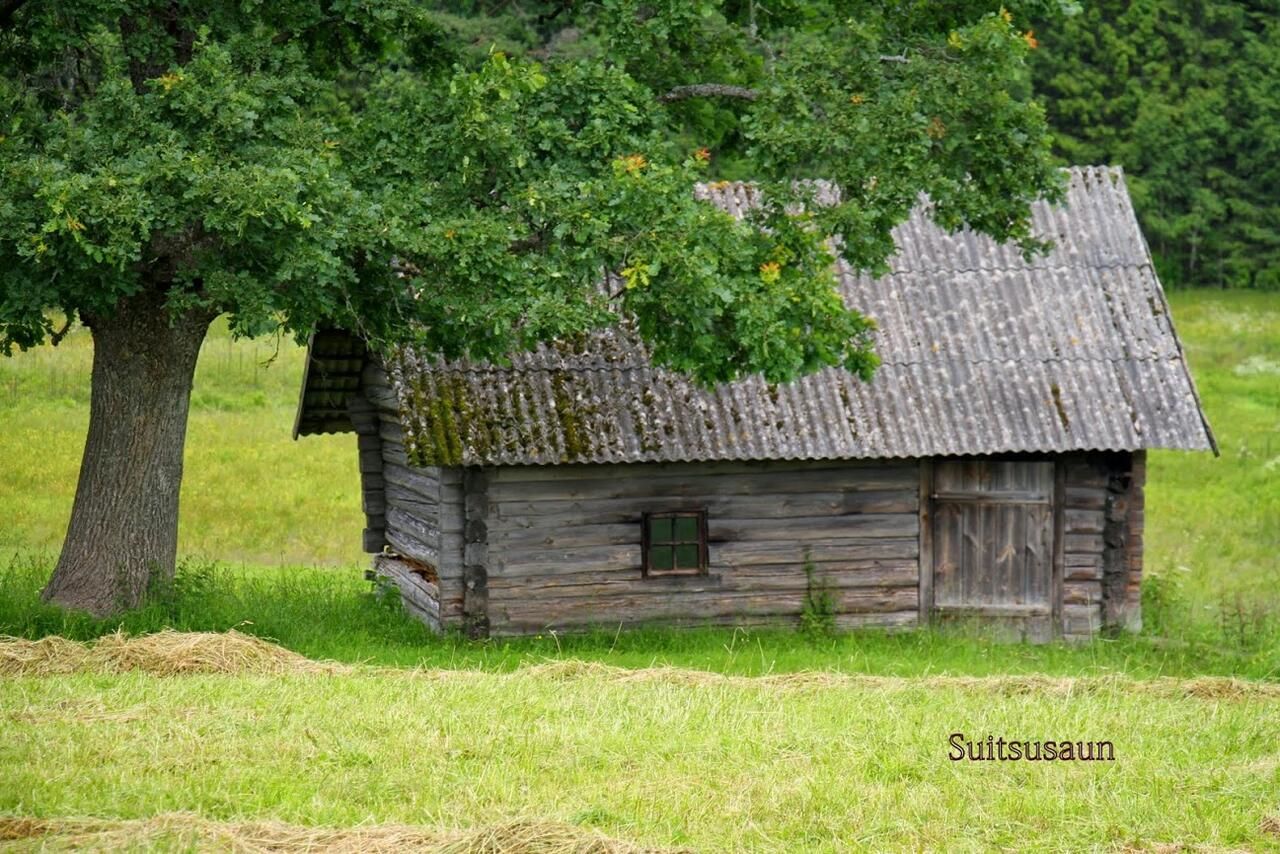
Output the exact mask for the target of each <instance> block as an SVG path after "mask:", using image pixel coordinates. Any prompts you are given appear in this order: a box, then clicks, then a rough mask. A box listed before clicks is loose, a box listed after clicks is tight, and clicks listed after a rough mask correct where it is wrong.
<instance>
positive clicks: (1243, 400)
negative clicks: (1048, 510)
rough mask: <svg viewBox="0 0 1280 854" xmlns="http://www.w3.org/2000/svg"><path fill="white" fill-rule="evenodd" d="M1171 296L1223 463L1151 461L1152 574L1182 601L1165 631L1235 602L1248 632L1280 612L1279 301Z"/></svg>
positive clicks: (1212, 618) (1157, 455) (1208, 617)
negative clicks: (1249, 627) (1252, 623)
mask: <svg viewBox="0 0 1280 854" xmlns="http://www.w3.org/2000/svg"><path fill="white" fill-rule="evenodd" d="M1170 296H1171V300H1170V301H1171V303H1172V306H1173V316H1174V322H1175V323H1176V325H1177V328H1178V332H1179V334H1180V335H1181V337H1182V341H1183V344H1184V346H1185V348H1186V352H1187V358H1188V360H1189V362H1190V364H1191V369H1192V374H1193V376H1194V377H1195V381H1196V385H1197V386H1198V388H1199V391H1200V395H1201V397H1202V399H1203V402H1204V406H1205V410H1206V411H1207V413H1208V416H1209V422H1210V424H1211V425H1212V427H1213V429H1214V432H1215V434H1216V435H1217V438H1218V442H1219V445H1220V446H1221V450H1222V456H1221V457H1220V458H1216V459H1215V458H1214V457H1212V456H1211V455H1209V454H1195V453H1179V452H1174V451H1157V452H1153V453H1152V454H1151V455H1150V470H1149V473H1148V480H1149V484H1150V485H1149V487H1148V489H1147V542H1146V546H1147V552H1146V569H1147V572H1148V573H1149V574H1150V575H1152V576H1154V577H1156V578H1158V579H1160V581H1159V582H1158V584H1159V585H1160V592H1161V593H1162V594H1164V595H1165V597H1166V598H1167V599H1168V598H1172V599H1173V600H1174V602H1173V604H1174V606H1175V607H1174V609H1173V613H1170V614H1168V615H1167V619H1166V624H1165V625H1164V626H1162V627H1161V628H1162V629H1165V630H1168V631H1181V630H1189V629H1190V628H1191V627H1196V626H1199V627H1201V628H1203V627H1204V624H1205V623H1210V624H1211V623H1214V622H1220V621H1221V619H1222V618H1221V616H1220V615H1221V613H1222V612H1223V611H1224V608H1223V606H1226V607H1225V610H1226V611H1227V612H1236V611H1241V612H1243V614H1242V616H1241V617H1240V618H1238V619H1236V620H1235V623H1237V624H1239V623H1240V622H1241V621H1243V622H1244V623H1245V624H1246V630H1247V623H1248V622H1249V621H1250V619H1266V618H1267V616H1268V615H1270V616H1271V617H1274V616H1275V615H1276V614H1277V613H1280V294H1266V293H1247V292H1238V293H1219V292H1205V291H1192V292H1178V293H1173V294H1171V295H1170ZM1205 606H1209V608H1208V610H1207V611H1206V608H1205ZM1231 622H1232V621H1231V620H1228V626H1227V631H1231V629H1232V628H1233V627H1232V626H1231V625H1230V624H1231ZM1235 628H1236V630H1237V631H1238V625H1237V626H1236V627H1235Z"/></svg>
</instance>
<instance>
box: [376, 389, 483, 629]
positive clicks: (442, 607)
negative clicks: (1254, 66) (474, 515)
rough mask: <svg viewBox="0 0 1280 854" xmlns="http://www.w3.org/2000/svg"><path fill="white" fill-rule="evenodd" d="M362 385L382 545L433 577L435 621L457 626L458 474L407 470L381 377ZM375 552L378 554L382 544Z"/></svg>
mask: <svg viewBox="0 0 1280 854" xmlns="http://www.w3.org/2000/svg"><path fill="white" fill-rule="evenodd" d="M362 381H363V387H364V392H365V397H366V399H367V400H368V401H369V403H370V404H371V405H372V408H373V410H374V412H375V413H376V417H377V423H378V438H379V442H380V451H381V479H382V482H383V486H382V489H383V497H384V501H385V505H386V515H385V529H384V536H383V539H384V542H385V544H386V546H388V547H389V548H390V550H391V551H393V552H395V553H396V554H398V555H403V556H404V557H406V558H409V559H410V560H411V561H412V562H413V564H414V565H415V566H419V567H426V568H428V569H429V570H430V571H431V572H434V574H435V579H434V583H435V585H436V593H437V595H438V596H439V615H438V622H439V624H440V625H442V626H451V625H456V624H458V623H459V622H460V621H461V619H462V613H463V563H462V554H463V526H464V519H463V495H464V493H463V484H462V473H461V471H460V470H458V469H453V468H439V467H435V466H432V467H428V468H419V467H416V466H411V465H410V464H409V460H408V456H407V455H406V453H405V447H404V434H403V431H402V430H401V427H400V413H399V404H398V402H397V400H396V396H395V392H394V391H393V390H392V388H391V386H390V383H389V382H388V380H387V376H386V374H385V372H383V371H382V369H381V368H378V367H377V366H374V365H369V366H367V367H366V368H365V370H364V375H363V377H362ZM378 550H379V551H381V550H382V546H381V545H379V547H378Z"/></svg>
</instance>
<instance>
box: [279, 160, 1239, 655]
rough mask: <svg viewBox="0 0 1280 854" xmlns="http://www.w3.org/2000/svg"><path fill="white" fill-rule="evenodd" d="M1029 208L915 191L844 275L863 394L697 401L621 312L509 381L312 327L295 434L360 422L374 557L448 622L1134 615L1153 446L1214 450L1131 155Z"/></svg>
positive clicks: (728, 196) (834, 389)
mask: <svg viewBox="0 0 1280 854" xmlns="http://www.w3.org/2000/svg"><path fill="white" fill-rule="evenodd" d="M698 192H699V193H700V194H702V195H703V196H704V197H705V198H707V199H708V200H709V201H711V202H713V203H716V204H719V205H721V206H722V207H724V208H725V209H727V210H729V211H730V212H732V213H734V214H735V215H741V212H742V211H743V210H744V209H745V208H746V207H748V206H749V205H750V204H752V194H751V190H750V188H749V187H746V186H743V185H736V184H733V185H715V186H708V187H701V188H699V191H698ZM1034 221H1035V230H1036V233H1037V234H1038V235H1039V236H1041V237H1045V238H1049V239H1050V240H1052V241H1053V243H1054V248H1053V249H1052V251H1050V252H1049V253H1048V254H1047V255H1044V256H1041V257H1037V258H1034V259H1031V260H1026V259H1024V258H1023V257H1022V256H1021V254H1020V253H1019V252H1018V250H1017V248H1016V247H1012V246H1008V245H999V244H997V243H995V242H994V241H992V240H990V239H988V238H986V237H983V236H981V235H976V234H974V233H969V232H962V233H956V234H948V233H945V232H943V231H942V230H940V229H939V228H937V227H936V226H935V225H933V224H932V223H931V222H930V220H929V218H928V210H927V205H923V204H922V205H921V207H919V208H918V209H917V210H916V211H915V212H914V213H913V215H912V216H911V218H910V220H909V221H908V222H906V223H904V224H903V225H901V226H899V227H898V229H897V230H896V232H895V239H896V242H897V247H898V252H897V254H896V256H895V257H894V258H893V259H892V261H891V263H890V271H889V272H888V273H887V274H886V275H884V276H881V277H878V278H875V277H871V276H868V275H865V274H860V273H857V272H855V271H853V270H850V269H848V268H847V267H845V266H844V265H843V262H838V264H837V268H838V269H837V272H838V280H839V287H840V288H841V291H842V294H843V297H844V299H845V300H846V302H847V303H848V304H849V305H851V306H853V307H856V308H857V309H860V310H861V311H863V312H864V313H866V314H868V315H870V316H872V317H873V318H875V319H876V321H877V322H878V326H879V331H878V333H877V349H878V352H879V354H880V357H881V359H882V365H881V367H880V368H879V369H878V371H877V373H876V375H875V377H874V379H873V380H872V381H871V382H869V383H863V382H860V381H859V380H857V379H856V378H855V377H853V376H851V375H849V374H848V373H846V372H844V371H841V370H837V369H828V370H824V371H822V372H820V373H818V374H814V375H812V376H808V377H805V378H802V379H800V380H798V381H796V382H793V383H790V384H786V385H769V384H767V383H765V382H763V381H762V380H761V379H760V378H759V377H750V378H747V379H743V380H741V381H738V382H734V383H731V384H727V385H723V386H720V387H718V388H716V389H714V390H711V391H707V390H704V389H701V388H699V387H697V386H695V385H693V384H691V383H690V382H689V381H688V380H686V379H685V378H684V377H682V376H680V375H677V374H675V373H672V372H670V371H667V370H664V369H659V368H656V367H654V366H653V365H652V364H651V362H650V359H649V358H648V354H647V351H646V349H645V346H644V345H643V344H642V343H641V342H640V341H639V340H638V339H637V337H636V336H634V335H633V334H632V333H631V331H630V330H629V329H628V328H626V327H625V326H620V327H618V328H613V329H609V330H604V331H602V332H600V333H598V334H596V335H594V336H593V337H592V338H591V339H590V340H589V342H588V343H587V344H586V345H579V346H577V347H573V348H571V347H568V346H564V345H551V346H543V347H540V348H539V349H538V350H536V351H534V352H531V353H524V354H517V355H515V356H514V357H513V360H512V362H511V364H510V365H508V366H504V367H498V366H495V365H491V364H485V363H472V362H468V361H455V362H444V361H440V360H439V359H436V358H432V357H430V356H427V355H424V354H419V353H415V352H412V351H411V350H402V351H400V352H398V353H396V354H394V355H392V356H389V357H387V358H385V359H382V358H377V357H373V356H371V355H370V354H367V353H366V352H365V348H364V346H363V345H362V343H361V342H360V341H359V340H357V339H356V338H354V337H352V336H351V335H348V334H347V333H345V332H340V331H322V332H318V333H317V334H316V335H314V336H313V339H312V341H311V346H310V351H309V359H308V367H307V373H306V376H305V379H304V386H303V390H302V399H301V405H300V407H299V413H298V420H297V423H296V429H295V434H297V435H305V434H311V433H324V432H336V431H351V432H354V433H355V434H356V435H357V437H358V446H359V454H360V472H361V477H362V479H363V494H364V510H365V513H366V515H367V528H366V530H365V532H364V542H365V548H366V550H368V551H369V552H372V553H375V554H376V555H377V557H376V558H375V560H374V563H375V570H374V571H375V572H376V573H377V574H378V575H379V576H381V577H382V578H383V579H385V580H388V581H390V582H391V583H393V584H394V585H395V586H397V587H398V588H399V589H400V591H401V594H402V597H403V600H404V603H405V606H406V608H407V609H408V610H410V611H411V612H412V613H414V614H415V615H417V616H418V617H420V618H421V619H423V620H424V621H426V622H427V623H429V624H430V625H432V626H433V627H436V628H439V629H450V628H454V627H457V628H460V629H462V630H464V631H466V632H468V633H469V634H471V635H486V634H490V633H493V634H519V633H529V632H541V631H545V630H548V629H560V630H563V629H581V628H586V627H593V626H594V627H608V628H610V629H614V628H616V627H618V626H632V625H637V624H652V623H660V624H677V625H691V624H706V623H717V624H733V625H757V624H773V623H788V622H790V623H794V622H796V621H797V620H798V619H799V615H800V614H801V613H802V610H803V607H804V602H805V600H806V595H807V594H808V593H810V592H811V591H813V589H814V586H815V585H820V586H821V587H822V588H824V589H826V590H828V591H829V593H830V597H831V602H832V604H833V606H834V608H833V610H834V621H835V624H836V625H837V626H839V627H842V628H852V627H858V626H879V627H891V628H905V627H913V626H919V625H923V624H926V623H929V622H931V621H947V620H955V619H958V618H975V619H977V620H980V621H987V622H990V623H993V624H995V626H997V627H998V628H999V629H1000V630H1001V631H1003V632H1007V633H1010V634H1012V635H1014V636H1016V637H1022V638H1027V639H1032V640H1047V639H1051V638H1055V637H1063V638H1069V639H1084V638H1089V637H1091V636H1093V635H1094V634H1095V633H1097V632H1099V631H1100V630H1103V629H1108V628H1130V629H1132V628H1135V627H1137V626H1138V625H1139V624H1140V619H1141V618H1140V611H1139V607H1140V602H1139V582H1140V580H1141V576H1142V545H1143V484H1144V482H1145V478H1146V451H1147V449H1149V448H1182V449H1194V450H1213V451H1214V452H1215V453H1216V446H1215V444H1214V439H1213V435H1212V433H1211V431H1210V429H1209V425H1208V423H1207V422H1206V420H1205V417H1204V414H1203V412H1202V411H1201V408H1200V405H1199V401H1198V399H1197V395H1196V391H1195V386H1194V384H1193V382H1192V378H1191V375H1190V373H1189V371H1188V368H1187V364H1186V361H1185V359H1184V356H1183V353H1182V348H1181V345H1180V344H1179V341H1178V337H1177V335H1176V333H1175V331H1174V327H1173V322H1172V319H1171V317H1170V314H1169V308H1168V304H1167V303H1166V301H1165V297H1164V293H1163V291H1162V290H1161V287H1160V284H1159V282H1158V281H1157V279H1156V275H1155V271H1154V269H1153V266H1152V262H1151V257H1150V254H1149V252H1148V249H1147V246H1146V243H1145V241H1144V239H1143V237H1142V234H1141V232H1140V231H1139V228H1138V224H1137V221H1136V219H1135V218H1134V214H1133V209H1132V207H1131V204H1130V200H1129V196H1128V193H1127V191H1126V189H1125V184H1124V179H1123V176H1122V174H1121V173H1120V171H1119V170H1116V169H1108V168H1078V169H1072V170H1070V175H1069V191H1068V198H1067V200H1066V202H1065V204H1063V205H1061V206H1049V205H1047V204H1043V203H1041V204H1037V205H1036V206H1035V209H1034ZM806 564H809V567H810V569H811V570H812V571H811V572H806Z"/></svg>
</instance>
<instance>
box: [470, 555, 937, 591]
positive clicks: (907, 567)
mask: <svg viewBox="0 0 1280 854" xmlns="http://www.w3.org/2000/svg"><path fill="white" fill-rule="evenodd" d="M918 573H919V570H918V568H917V567H916V564H915V562H914V561H860V562H850V563H832V564H821V565H819V566H818V567H817V572H816V576H817V578H818V579H819V580H820V581H821V582H822V583H823V584H826V585H828V586H830V587H832V588H855V587H907V586H914V585H915V584H916V583H917V580H918V578H919V575H918ZM488 584H489V593H490V596H491V597H497V596H498V595H500V594H501V595H510V596H527V597H534V596H541V595H553V596H554V595H570V594H574V595H576V593H577V591H579V590H583V591H600V592H602V593H608V592H609V591H617V590H626V589H630V588H635V589H637V590H646V591H652V590H658V591H666V592H667V593H670V594H673V595H679V594H681V593H683V592H687V591H696V590H708V591H709V590H726V591H750V590H760V591H764V590H801V591H803V590H805V589H806V588H807V587H808V586H809V581H808V578H807V576H806V575H805V573H804V571H803V569H801V568H800V567H798V566H796V565H779V566H753V567H742V568H736V569H722V570H719V571H712V572H709V573H708V574H707V575H705V576H696V575H695V576H652V577H649V578H645V577H643V576H642V575H641V573H640V571H639V569H635V570H614V571H603V572H601V571H588V572H575V573H569V574H561V575H532V576H530V575H517V576H503V575H495V574H493V573H490V574H489V579H488Z"/></svg>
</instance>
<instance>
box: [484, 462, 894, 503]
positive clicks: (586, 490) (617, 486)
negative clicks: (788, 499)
mask: <svg viewBox="0 0 1280 854" xmlns="http://www.w3.org/2000/svg"><path fill="white" fill-rule="evenodd" d="M561 468H566V469H567V468H570V467H567V466H566V467H550V469H552V470H559V469H561ZM496 471H497V473H498V476H497V480H495V482H494V483H493V485H492V486H491V487H490V497H491V498H492V499H493V500H495V501H500V502H501V501H519V500H526V501H527V500H540V499H560V500H565V499H575V498H576V499H588V500H592V501H595V500H601V499H610V498H652V497H667V498H673V499H674V498H682V499H683V498H688V499H694V498H697V497H700V496H708V495H773V494H788V493H812V492H815V491H832V490H845V489H850V490H858V489H865V490H872V491H880V490H895V489H909V488H911V487H912V485H913V484H915V483H916V481H917V479H918V473H917V470H916V468H915V467H902V466H898V467H887V466H885V467H859V468H856V469H855V468H839V469H814V470H803V471H780V470H779V471H770V470H766V471H763V472H756V473H750V474H726V475H720V474H713V473H711V472H709V471H707V472H701V471H699V470H698V469H693V470H690V471H689V472H687V473H681V474H674V475H668V474H658V473H656V472H654V473H651V472H649V471H647V470H642V471H639V472H632V473H623V472H619V473H617V474H616V475H615V476H614V477H595V478H575V479H572V480H570V479H555V480H551V481H546V480H537V481H503V480H502V477H503V475H504V474H505V473H506V471H507V469H505V468H498V469H497V470H496Z"/></svg>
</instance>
